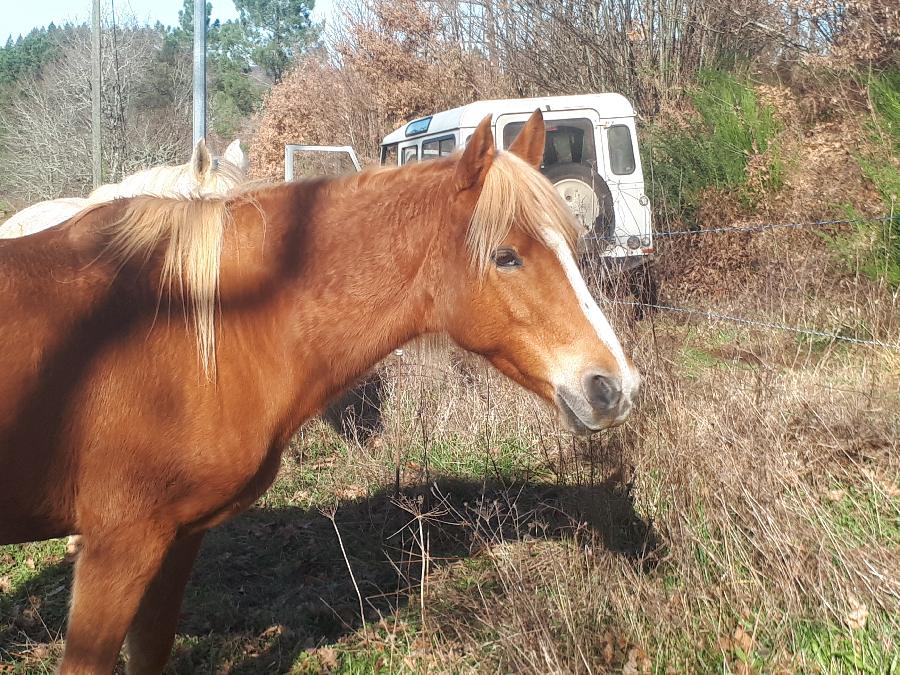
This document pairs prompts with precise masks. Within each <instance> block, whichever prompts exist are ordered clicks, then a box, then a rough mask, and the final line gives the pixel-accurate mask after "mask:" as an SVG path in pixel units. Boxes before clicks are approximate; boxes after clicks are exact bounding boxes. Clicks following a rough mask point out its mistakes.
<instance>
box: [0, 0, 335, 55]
mask: <svg viewBox="0 0 900 675" xmlns="http://www.w3.org/2000/svg"><path fill="white" fill-rule="evenodd" d="M211 1H212V17H213V19H221V20H222V21H225V20H226V19H233V18H235V17H236V16H237V11H236V10H235V9H234V4H233V3H232V2H231V0H211ZM334 2H335V0H316V8H315V10H314V11H313V18H314V19H315V20H316V21H321V20H322V19H323V18H327V17H328V16H330V14H331V12H332V10H333V8H334ZM4 4H6V3H4ZM182 4H183V3H182V0H115V7H116V12H117V13H119V12H121V13H124V14H131V15H133V16H134V17H136V18H137V19H138V20H139V21H147V22H148V23H156V21H157V20H158V21H161V22H162V23H164V24H167V25H170V26H173V25H175V24H176V23H177V22H178V10H179V9H181V7H182ZM103 7H104V8H108V7H109V0H104V1H103ZM90 16H91V1H90V0H30V1H29V0H26V1H25V2H21V1H20V2H10V3H9V4H8V5H7V9H5V10H3V21H2V22H0V41H2V42H0V44H3V43H5V42H6V38H7V36H8V35H12V36H13V39H15V38H16V37H17V36H18V35H20V34H22V35H24V34H26V33H28V31H30V30H31V29H32V28H37V27H39V26H46V25H47V24H48V23H50V22H51V21H53V22H56V23H65V22H66V21H73V22H75V21H88V20H89V19H90Z"/></svg>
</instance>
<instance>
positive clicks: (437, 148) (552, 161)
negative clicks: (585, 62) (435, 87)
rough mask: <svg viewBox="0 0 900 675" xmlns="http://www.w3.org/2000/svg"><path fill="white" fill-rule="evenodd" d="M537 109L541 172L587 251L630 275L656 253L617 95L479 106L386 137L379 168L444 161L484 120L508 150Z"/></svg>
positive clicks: (626, 108)
mask: <svg viewBox="0 0 900 675" xmlns="http://www.w3.org/2000/svg"><path fill="white" fill-rule="evenodd" d="M537 108H540V109H541V111H542V112H543V114H544V120H545V124H546V126H547V142H546V146H545V150H544V164H543V165H542V167H541V171H542V172H543V173H544V174H545V175H546V176H547V177H548V178H550V180H551V181H552V182H553V183H554V185H555V186H556V188H557V190H558V191H559V192H560V194H561V195H562V196H563V198H564V199H565V200H566V202H567V203H568V204H569V206H570V208H572V211H573V212H574V213H575V215H576V218H577V219H578V220H579V222H581V224H582V226H583V227H584V229H585V236H586V238H587V240H588V244H589V245H590V246H591V248H594V247H598V248H599V251H600V252H601V253H602V255H603V256H605V257H607V258H614V259H620V260H621V262H623V263H625V265H626V266H627V267H630V266H632V265H634V264H639V263H640V262H642V260H643V258H644V256H646V255H647V254H649V253H652V252H653V234H652V232H651V227H650V203H649V200H648V199H647V197H646V195H645V194H644V176H643V173H642V170H641V158H640V153H639V152H638V144H637V133H636V132H637V130H636V127H635V112H634V108H632V106H631V104H630V103H629V102H628V100H627V99H626V98H625V97H624V96H622V95H620V94H611V93H607V94H585V95H579V96H547V97H540V98H520V99H506V100H495V101H476V102H475V103H470V104H469V105H465V106H462V107H460V108H454V109H452V110H445V111H443V112H439V113H435V114H434V115H431V116H429V117H424V118H422V119H418V120H414V121H413V122H410V123H409V124H406V125H404V126H403V127H401V128H399V129H397V130H395V131H393V132H392V133H390V134H388V135H387V136H385V138H384V139H383V140H382V142H381V163H382V164H388V165H389V164H400V165H404V164H409V163H411V162H418V161H425V160H428V159H434V158H436V157H442V156H444V155H448V154H450V153H452V152H454V151H455V150H457V149H459V148H462V147H464V146H465V144H466V143H467V142H468V140H469V137H470V136H471V135H472V133H473V132H474V131H475V127H476V126H478V123H479V122H480V121H481V120H482V119H484V118H485V117H486V116H487V115H491V116H492V117H493V125H494V127H493V131H494V138H495V139H496V142H497V147H498V148H500V149H505V148H507V147H508V146H509V144H510V143H512V141H513V139H514V138H515V137H516V135H517V134H518V132H519V130H520V129H521V128H522V126H523V125H524V123H525V121H526V120H527V119H528V116H529V115H530V114H531V113H532V112H534V111H535V109H537ZM595 250H596V249H595Z"/></svg>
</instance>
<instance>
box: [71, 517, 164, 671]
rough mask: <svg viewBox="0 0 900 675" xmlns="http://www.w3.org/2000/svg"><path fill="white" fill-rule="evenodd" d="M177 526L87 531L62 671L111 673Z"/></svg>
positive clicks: (83, 538) (139, 526)
mask: <svg viewBox="0 0 900 675" xmlns="http://www.w3.org/2000/svg"><path fill="white" fill-rule="evenodd" d="M173 539H174V531H173V530H171V529H168V528H165V527H159V526H155V525H151V524H148V523H139V524H132V525H129V526H127V527H125V526H122V527H118V528H115V529H108V530H103V531H99V532H98V531H91V532H86V533H84V535H83V536H82V542H83V544H82V549H81V552H80V553H79V554H78V560H77V562H76V565H75V582H74V585H73V588H72V604H71V608H70V609H69V627H68V631H67V634H66V648H65V652H64V654H63V661H62V665H61V667H60V674H61V675H75V674H76V673H78V674H80V673H91V674H92V675H97V674H99V673H110V672H112V670H113V668H114V667H115V665H116V659H117V657H118V655H119V649H120V648H121V647H122V641H123V640H124V639H125V633H126V631H127V630H128V627H129V626H130V625H131V622H132V620H133V619H134V616H135V613H136V612H137V610H138V605H139V604H140V601H141V598H142V597H143V596H144V593H145V591H146V589H147V587H148V586H149V585H150V582H151V581H152V580H153V578H154V577H155V576H156V574H157V572H158V571H159V569H160V566H161V565H162V563H163V559H164V558H165V556H166V553H167V551H168V549H169V546H170V545H171V543H172V540H173Z"/></svg>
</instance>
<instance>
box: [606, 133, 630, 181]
mask: <svg viewBox="0 0 900 675" xmlns="http://www.w3.org/2000/svg"><path fill="white" fill-rule="evenodd" d="M606 138H607V142H608V143H609V167H610V168H611V169H612V172H613V173H614V174H616V175H617V176H627V175H629V174H632V173H634V169H635V165H634V147H633V146H632V144H631V130H630V129H629V128H628V127H627V126H625V125H624V124H614V125H613V126H611V127H610V128H609V130H608V131H607V132H606Z"/></svg>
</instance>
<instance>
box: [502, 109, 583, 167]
mask: <svg viewBox="0 0 900 675" xmlns="http://www.w3.org/2000/svg"><path fill="white" fill-rule="evenodd" d="M524 126H525V122H512V123H510V124H507V125H506V126H505V127H503V147H504V148H509V146H510V145H512V142H513V141H514V140H515V138H516V136H518V135H519V132H520V131H522V127H524ZM544 126H545V128H546V129H547V137H546V139H545V142H544V168H547V167H549V166H553V165H554V164H573V163H574V164H589V165H594V166H596V162H597V152H596V149H595V148H594V125H593V124H591V121H590V120H589V119H585V118H574V119H568V120H546V121H545V122H544Z"/></svg>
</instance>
